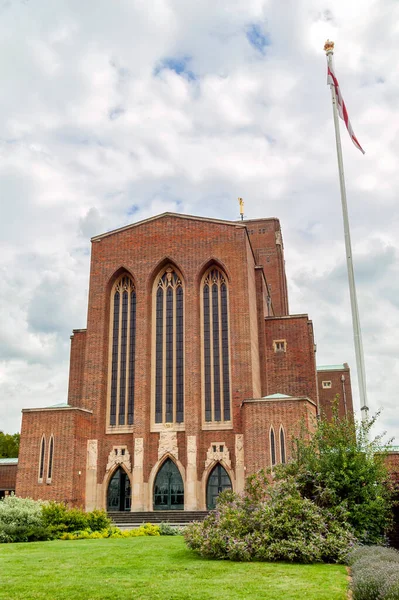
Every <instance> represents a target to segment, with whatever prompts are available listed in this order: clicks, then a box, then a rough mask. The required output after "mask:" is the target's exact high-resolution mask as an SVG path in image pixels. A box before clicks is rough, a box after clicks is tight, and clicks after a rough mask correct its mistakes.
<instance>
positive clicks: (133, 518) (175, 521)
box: [108, 510, 208, 529]
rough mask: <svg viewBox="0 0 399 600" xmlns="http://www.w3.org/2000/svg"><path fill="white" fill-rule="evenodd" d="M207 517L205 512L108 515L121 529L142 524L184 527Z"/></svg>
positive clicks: (117, 513)
mask: <svg viewBox="0 0 399 600" xmlns="http://www.w3.org/2000/svg"><path fill="white" fill-rule="evenodd" d="M207 515H208V511H207V510H195V511H191V510H154V511H152V512H128V511H118V512H116V511H112V512H109V513H108V516H109V518H110V519H111V520H112V523H113V524H114V525H116V526H117V527H120V528H121V529H134V528H135V527H140V525H143V523H152V524H153V525H159V523H170V524H171V525H175V526H184V525H188V524H189V523H192V522H193V521H203V520H204V519H205V517H206V516H207Z"/></svg>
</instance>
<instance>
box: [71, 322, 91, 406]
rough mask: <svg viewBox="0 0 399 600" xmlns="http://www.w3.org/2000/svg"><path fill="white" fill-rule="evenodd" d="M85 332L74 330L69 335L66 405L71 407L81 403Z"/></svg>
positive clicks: (83, 330)
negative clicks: (69, 350)
mask: <svg viewBox="0 0 399 600" xmlns="http://www.w3.org/2000/svg"><path fill="white" fill-rule="evenodd" d="M86 332H87V330H86V329H74V330H73V334H72V335H71V355H70V364H69V387H68V404H70V405H71V406H80V405H81V403H82V394H83V373H84V367H85V356H86Z"/></svg>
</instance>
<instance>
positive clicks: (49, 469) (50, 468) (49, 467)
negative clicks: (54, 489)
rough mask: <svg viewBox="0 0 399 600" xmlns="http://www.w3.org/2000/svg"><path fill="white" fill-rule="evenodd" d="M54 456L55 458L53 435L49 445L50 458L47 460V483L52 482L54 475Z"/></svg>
mask: <svg viewBox="0 0 399 600" xmlns="http://www.w3.org/2000/svg"><path fill="white" fill-rule="evenodd" d="M53 458H54V436H51V438H50V442H49V447H48V460H47V483H50V482H51V479H52V477H53Z"/></svg>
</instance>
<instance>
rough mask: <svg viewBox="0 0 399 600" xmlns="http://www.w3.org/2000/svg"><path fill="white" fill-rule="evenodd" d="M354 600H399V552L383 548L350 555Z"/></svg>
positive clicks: (371, 548)
mask: <svg viewBox="0 0 399 600" xmlns="http://www.w3.org/2000/svg"><path fill="white" fill-rule="evenodd" d="M348 562H349V564H351V565H352V593H353V600H399V552H397V551H396V550H394V549H393V548H385V547H381V546H369V547H364V546H363V547H358V548H355V549H354V550H353V551H352V552H350V553H349V556H348Z"/></svg>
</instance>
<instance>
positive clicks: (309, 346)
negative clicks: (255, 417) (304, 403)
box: [265, 315, 317, 402]
mask: <svg viewBox="0 0 399 600" xmlns="http://www.w3.org/2000/svg"><path fill="white" fill-rule="evenodd" d="M265 330H266V332H265V333H266V335H265V337H266V369H267V395H270V394H276V393H281V394H287V395H289V396H307V397H308V398H310V399H311V400H313V401H314V402H317V388H316V364H315V352H314V340H313V326H312V322H311V321H309V318H308V316H307V315H294V316H291V317H272V318H268V319H265ZM274 340H286V341H287V351H286V352H275V351H274V347H273V341H274Z"/></svg>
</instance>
